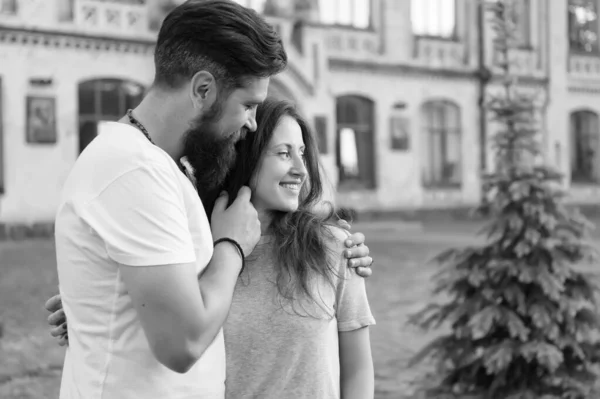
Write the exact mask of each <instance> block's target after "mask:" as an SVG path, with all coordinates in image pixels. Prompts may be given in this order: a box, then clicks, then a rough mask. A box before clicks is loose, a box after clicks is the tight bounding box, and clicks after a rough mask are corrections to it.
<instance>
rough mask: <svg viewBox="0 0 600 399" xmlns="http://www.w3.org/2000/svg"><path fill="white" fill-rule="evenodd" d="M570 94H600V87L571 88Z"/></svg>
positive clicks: (569, 88)
mask: <svg viewBox="0 0 600 399" xmlns="http://www.w3.org/2000/svg"><path fill="white" fill-rule="evenodd" d="M567 90H568V91H569V93H583V94H600V86H596V87H594V86H589V85H587V86H569V87H568V89H567Z"/></svg>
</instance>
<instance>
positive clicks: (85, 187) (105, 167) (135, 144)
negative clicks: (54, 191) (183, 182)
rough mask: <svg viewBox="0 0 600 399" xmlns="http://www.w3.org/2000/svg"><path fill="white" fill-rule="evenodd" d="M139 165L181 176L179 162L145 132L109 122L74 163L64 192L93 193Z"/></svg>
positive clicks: (102, 125)
mask: <svg viewBox="0 0 600 399" xmlns="http://www.w3.org/2000/svg"><path fill="white" fill-rule="evenodd" d="M139 169H147V170H159V171H160V172H161V174H162V175H163V176H166V177H167V178H169V179H171V178H173V179H175V178H176V176H177V165H176V164H175V162H174V161H173V160H172V159H171V158H170V157H169V155H168V154H167V153H166V152H164V151H163V150H161V149H160V148H158V147H156V146H155V145H153V144H151V143H150V142H149V141H148V139H147V138H146V137H145V136H144V135H143V134H142V132H140V131H139V130H137V129H136V128H134V127H132V126H130V125H126V124H123V123H118V122H105V123H102V124H101V125H100V126H99V127H98V136H97V137H96V138H95V139H94V140H93V141H92V142H91V143H90V144H89V145H88V146H87V147H86V148H85V150H84V151H83V152H82V153H81V154H80V156H79V158H78V159H77V161H76V162H75V164H74V165H73V168H72V169H71V172H70V174H69V176H68V178H67V180H66V182H65V187H64V193H65V194H66V195H67V196H68V197H71V196H73V195H74V196H76V197H78V198H79V197H81V198H83V197H86V198H89V197H90V196H91V197H93V196H95V195H97V194H98V193H99V192H100V191H102V190H103V189H104V188H106V187H107V186H108V185H110V184H113V183H114V182H116V181H118V180H119V178H120V177H122V176H124V175H126V174H128V173H129V172H132V171H135V170H139Z"/></svg>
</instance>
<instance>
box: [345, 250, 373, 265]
mask: <svg viewBox="0 0 600 399" xmlns="http://www.w3.org/2000/svg"><path fill="white" fill-rule="evenodd" d="M344 256H345V257H346V259H360V258H365V257H367V256H369V247H367V246H366V245H361V246H359V247H354V248H352V249H347V250H345V251H344ZM364 266H369V265H364Z"/></svg>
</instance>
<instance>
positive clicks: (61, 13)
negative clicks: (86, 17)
mask: <svg viewBox="0 0 600 399" xmlns="http://www.w3.org/2000/svg"><path fill="white" fill-rule="evenodd" d="M56 7H57V9H56V11H57V13H58V21H59V22H72V21H73V20H74V19H75V0H59V1H58V2H57V5H56Z"/></svg>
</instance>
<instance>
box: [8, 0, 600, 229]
mask: <svg viewBox="0 0 600 399" xmlns="http://www.w3.org/2000/svg"><path fill="white" fill-rule="evenodd" d="M237 1H238V2H240V3H242V4H244V5H246V6H250V7H253V8H256V9H257V10H259V11H260V12H263V13H264V14H265V16H266V18H267V19H268V20H269V21H270V22H271V23H272V24H273V25H274V26H275V27H276V28H277V30H278V31H279V33H280V34H281V36H282V39H283V41H284V44H285V47H286V50H287V52H288V56H289V60H290V62H289V68H288V69H287V70H286V71H285V72H284V73H282V74H280V75H278V76H276V77H274V78H273V79H272V84H271V86H270V94H271V95H273V96H277V97H280V98H286V99H289V100H291V101H294V102H295V103H296V104H297V105H298V107H299V108H300V110H301V112H302V113H303V114H304V115H305V116H306V117H307V118H308V120H309V121H310V122H311V124H312V126H313V129H314V130H315V132H316V134H317V137H318V142H319V147H320V152H321V159H322V163H323V166H324V171H325V175H326V177H327V180H328V181H329V182H330V185H329V186H330V189H329V190H328V196H329V197H330V198H332V199H334V201H335V202H336V203H337V204H338V205H339V206H343V207H349V208H354V209H357V210H359V211H360V210H396V209H407V208H410V209H415V208H442V207H454V206H464V205H472V204H476V203H477V202H478V201H479V199H480V195H481V193H480V175H481V171H482V169H487V170H490V168H492V165H493V160H492V159H491V157H490V153H489V138H490V136H491V135H492V134H493V133H494V128H495V127H494V125H493V124H492V123H490V122H489V121H488V117H487V115H485V112H483V111H482V107H481V105H480V104H481V103H482V98H484V97H485V94H486V93H492V92H494V91H495V90H498V89H499V78H498V75H497V74H498V72H499V71H498V68H497V66H496V65H497V64H498V61H499V60H498V59H497V54H496V53H495V51H494V50H493V32H492V28H491V25H490V23H489V15H488V14H486V12H485V10H483V9H481V8H480V2H479V0H401V1H400V0H275V1H269V0H237ZM163 3H166V1H163V2H161V1H160V0H157V1H151V0H147V1H144V0H105V1H99V0H0V223H34V222H39V221H51V220H52V219H53V218H54V213H55V211H56V206H57V203H58V198H59V195H60V191H61V187H62V184H63V182H64V180H65V178H66V176H67V174H68V172H69V170H70V168H71V166H72V165H73V163H74V162H75V160H76V159H77V156H78V155H79V153H80V152H81V150H82V149H83V148H84V147H85V145H87V144H88V143H89V142H90V141H91V140H92V139H93V138H94V137H95V135H96V131H97V126H98V124H99V123H101V122H102V121H106V120H116V119H118V118H119V117H120V116H122V115H123V114H124V112H125V111H126V110H127V109H128V108H131V107H134V106H135V105H136V104H137V103H138V102H139V101H140V99H141V98H142V96H143V94H144V91H145V90H146V89H147V88H148V87H149V85H150V84H151V83H152V78H153V73H154V70H153V62H152V54H153V43H154V40H155V37H156V33H157V27H158V26H159V24H160V19H161V16H162V15H164V14H163V12H164V11H163V9H162V8H161V7H162V5H164V4H163ZM599 6H600V0H552V1H545V0H517V7H518V9H517V10H516V11H515V14H516V16H517V18H516V23H517V27H518V30H519V47H518V49H516V50H514V51H513V53H512V55H511V57H513V60H514V65H515V68H516V70H517V71H518V73H519V76H520V78H521V79H520V82H521V85H522V86H523V88H524V89H525V90H531V91H532V92H536V93H538V94H539V110H540V111H539V121H540V129H541V134H540V140H541V142H542V144H543V148H544V157H545V160H546V161H547V162H548V163H552V164H554V165H556V166H558V167H559V168H560V170H561V171H563V172H564V173H565V176H566V177H567V178H566V181H565V185H566V186H567V187H569V188H570V190H569V191H570V196H571V200H573V201H576V202H596V201H598V200H599V199H600V185H599V183H600V140H599V139H600V131H599V129H600V126H599V122H598V121H599V119H598V118H599V115H600V51H599V48H598V45H599V42H598V33H599V32H598V31H599V29H600V27H599V24H598V7H599ZM482 165H483V166H484V167H482Z"/></svg>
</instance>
